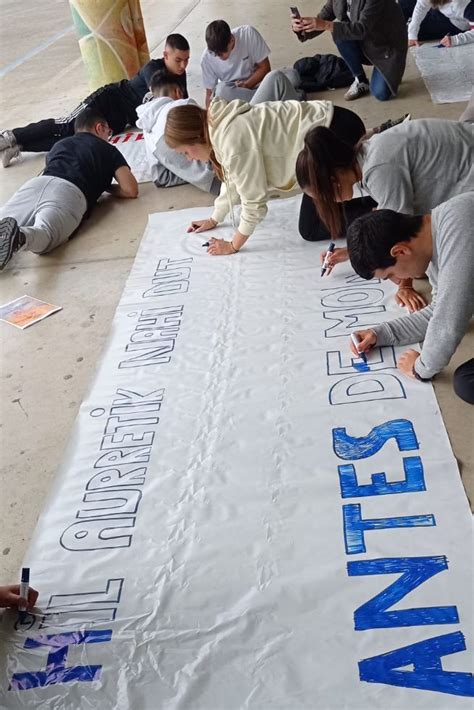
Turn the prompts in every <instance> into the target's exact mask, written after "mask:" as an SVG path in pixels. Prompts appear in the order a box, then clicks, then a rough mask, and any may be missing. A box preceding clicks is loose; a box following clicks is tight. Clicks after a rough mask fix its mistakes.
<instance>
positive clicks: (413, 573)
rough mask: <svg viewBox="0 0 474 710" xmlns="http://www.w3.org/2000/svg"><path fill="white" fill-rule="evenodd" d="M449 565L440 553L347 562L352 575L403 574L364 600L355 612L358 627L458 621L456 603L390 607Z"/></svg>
mask: <svg viewBox="0 0 474 710" xmlns="http://www.w3.org/2000/svg"><path fill="white" fill-rule="evenodd" d="M445 569H448V561H447V559H446V557H444V556H438V557H395V558H390V557H389V558H382V559H378V560H361V561H360V562H359V561H358V562H348V564H347V571H348V573H349V577H359V576H362V575H364V576H365V575H368V574H396V573H398V572H401V573H402V574H401V576H400V577H399V578H398V579H397V580H396V581H395V582H393V583H392V584H390V585H389V586H388V587H386V588H385V589H384V590H383V591H382V592H380V594H377V595H376V596H375V597H373V598H372V599H370V600H369V601H368V602H366V603H365V604H362V606H360V607H359V608H358V609H356V611H355V612H354V628H355V629H356V631H365V630H366V629H386V628H389V627H394V626H425V625H427V624H457V623H458V622H459V616H458V610H457V609H456V607H455V606H428V607H419V608H418V609H401V610H397V611H387V609H389V608H390V607H391V606H393V605H394V604H397V602H399V601H400V599H403V597H406V595H407V594H409V593H410V592H411V591H413V589H416V588H417V587H419V586H420V584H424V582H426V580H427V579H430V578H431V577H434V575H435V574H438V573H439V572H443V571H444V570H445Z"/></svg>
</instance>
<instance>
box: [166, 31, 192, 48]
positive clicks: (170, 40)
mask: <svg viewBox="0 0 474 710" xmlns="http://www.w3.org/2000/svg"><path fill="white" fill-rule="evenodd" d="M165 47H169V48H170V49H179V50H180V51H181V52H189V42H188V40H187V39H186V37H183V35H179V34H172V35H168V37H167V38H166V41H165Z"/></svg>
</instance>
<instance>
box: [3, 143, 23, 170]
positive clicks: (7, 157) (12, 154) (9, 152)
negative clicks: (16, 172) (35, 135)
mask: <svg viewBox="0 0 474 710" xmlns="http://www.w3.org/2000/svg"><path fill="white" fill-rule="evenodd" d="M0 156H1V159H2V165H3V167H4V168H8V166H9V165H10V163H11V162H12V160H13V159H14V158H21V151H20V146H19V145H14V146H12V147H11V148H5V149H4V150H2V151H1V153H0Z"/></svg>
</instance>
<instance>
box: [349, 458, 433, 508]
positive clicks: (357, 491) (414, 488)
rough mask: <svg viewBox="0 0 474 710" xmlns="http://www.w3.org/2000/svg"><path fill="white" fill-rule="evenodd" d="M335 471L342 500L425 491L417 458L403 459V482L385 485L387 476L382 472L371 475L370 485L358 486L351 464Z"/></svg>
mask: <svg viewBox="0 0 474 710" xmlns="http://www.w3.org/2000/svg"><path fill="white" fill-rule="evenodd" d="M337 470H338V472H339V485H340V487H341V495H342V497H343V498H361V497H362V496H384V495H388V494H389V493H418V492H419V491H425V490H426V486H425V478H424V475H423V464H422V463H421V458H420V457H419V456H405V457H404V458H403V470H404V471H405V479H404V480H403V481H393V482H392V483H387V476H386V474H385V473H384V472H382V473H373V474H372V475H371V477H370V478H371V479H372V483H370V484H366V485H362V484H359V483H358V481H357V475H356V470H355V468H354V466H353V465H352V464H351V463H345V464H342V465H341V466H338V467H337Z"/></svg>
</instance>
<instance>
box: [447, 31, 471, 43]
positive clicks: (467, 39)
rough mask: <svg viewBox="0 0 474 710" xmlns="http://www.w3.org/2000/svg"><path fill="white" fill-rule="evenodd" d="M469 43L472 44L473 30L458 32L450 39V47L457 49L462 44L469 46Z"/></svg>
mask: <svg viewBox="0 0 474 710" xmlns="http://www.w3.org/2000/svg"><path fill="white" fill-rule="evenodd" d="M471 42H474V30H467V31H466V32H460V33H459V34H457V35H453V36H452V37H451V47H459V46H461V45H462V44H470V43H471Z"/></svg>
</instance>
